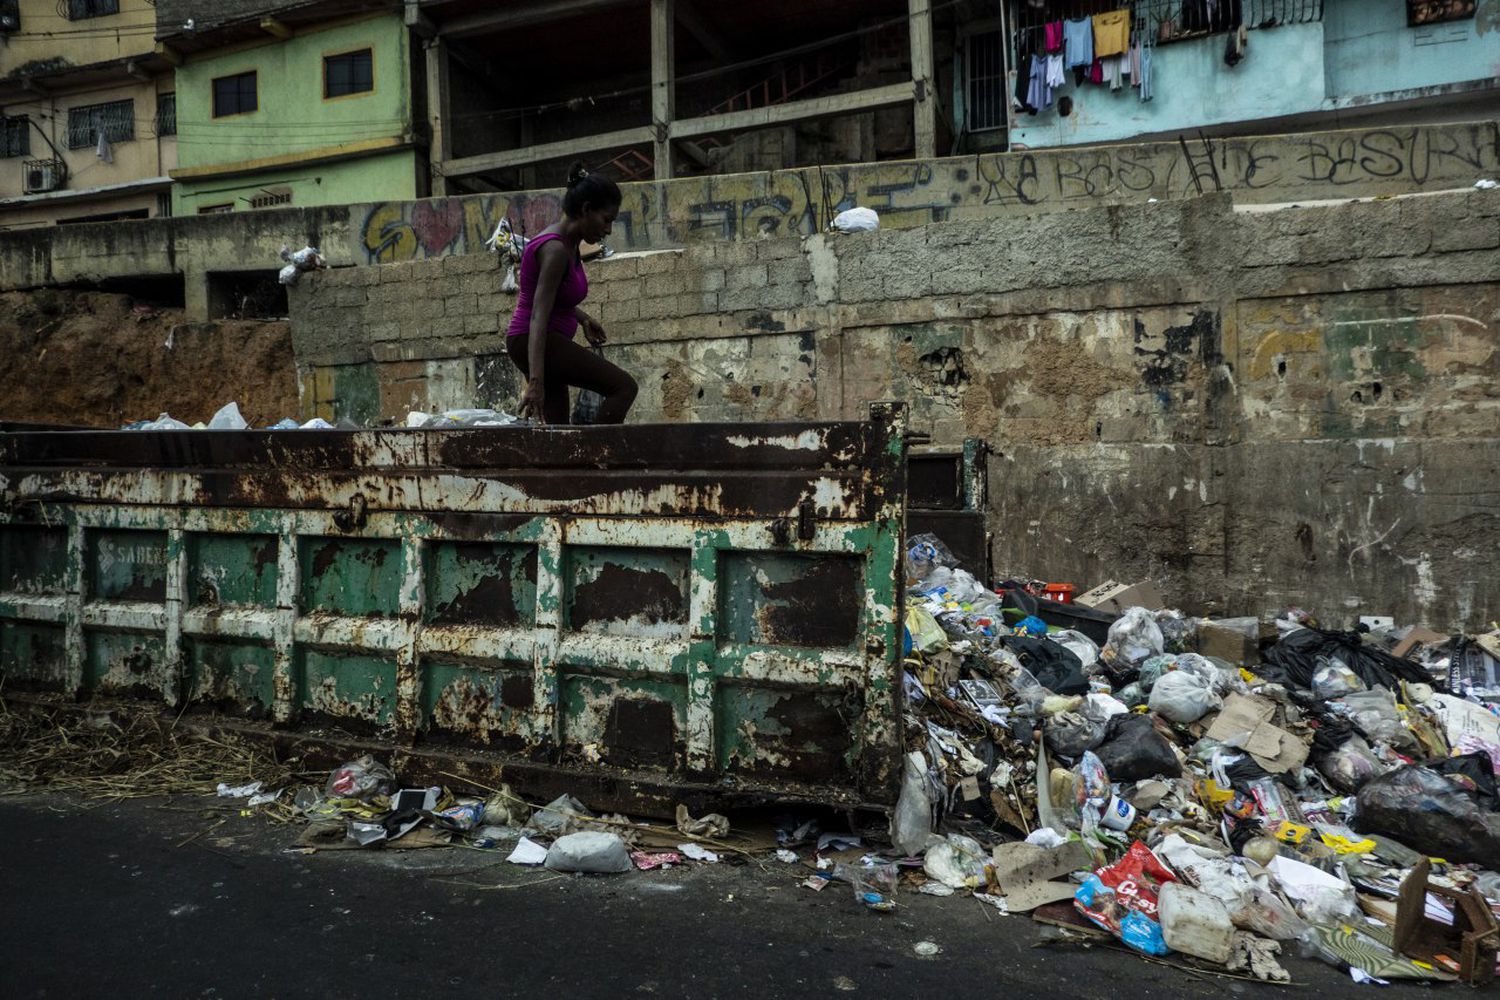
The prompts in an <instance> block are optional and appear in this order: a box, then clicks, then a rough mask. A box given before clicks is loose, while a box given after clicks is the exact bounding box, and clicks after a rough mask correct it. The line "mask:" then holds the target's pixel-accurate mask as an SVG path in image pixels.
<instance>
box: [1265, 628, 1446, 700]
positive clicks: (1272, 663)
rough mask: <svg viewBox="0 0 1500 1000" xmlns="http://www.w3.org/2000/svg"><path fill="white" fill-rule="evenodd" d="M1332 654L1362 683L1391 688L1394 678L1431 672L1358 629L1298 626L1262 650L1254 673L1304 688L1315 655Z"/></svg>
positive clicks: (1421, 677) (1415, 678)
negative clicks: (1367, 640) (1368, 641)
mask: <svg viewBox="0 0 1500 1000" xmlns="http://www.w3.org/2000/svg"><path fill="white" fill-rule="evenodd" d="M1319 656H1328V657H1333V658H1336V659H1339V660H1342V661H1343V662H1345V663H1347V664H1348V665H1349V668H1350V669H1351V670H1353V671H1354V672H1355V673H1356V674H1358V675H1359V679H1360V680H1362V681H1364V682H1365V686H1366V687H1385V688H1390V689H1391V690H1392V691H1395V690H1397V689H1398V688H1399V684H1398V681H1403V680H1405V681H1411V682H1413V683H1419V684H1430V683H1432V680H1433V678H1432V676H1431V675H1430V674H1428V673H1427V671H1425V670H1423V669H1422V668H1421V667H1420V666H1418V665H1417V664H1415V663H1413V662H1412V661H1410V660H1401V659H1397V658H1396V657H1394V656H1392V655H1391V654H1389V653H1386V652H1382V651H1381V650H1378V649H1374V648H1373V647H1370V646H1366V645H1365V644H1364V643H1362V642H1361V641H1360V638H1359V633H1358V632H1338V631H1334V630H1331V629H1321V628H1301V629H1298V630H1297V631H1295V632H1292V633H1290V634H1289V635H1285V636H1283V637H1282V638H1281V640H1280V641H1279V642H1277V643H1276V645H1274V646H1272V647H1271V648H1270V649H1268V650H1266V654H1265V662H1263V663H1262V664H1261V665H1260V666H1259V667H1258V668H1256V671H1255V672H1256V673H1257V674H1259V675H1260V676H1261V677H1264V678H1265V679H1266V680H1268V681H1273V682H1275V683H1277V684H1285V685H1290V686H1293V687H1299V688H1304V689H1309V690H1310V689H1311V688H1312V679H1313V673H1314V671H1316V670H1317V669H1318V657H1319Z"/></svg>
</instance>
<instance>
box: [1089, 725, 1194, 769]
mask: <svg viewBox="0 0 1500 1000" xmlns="http://www.w3.org/2000/svg"><path fill="white" fill-rule="evenodd" d="M1094 755H1095V756H1097V757H1098V758H1099V762H1100V763H1101V764H1103V765H1104V770H1105V772H1106V773H1107V774H1108V775H1109V780H1110V781H1144V780H1145V779H1147V778H1176V777H1180V776H1181V774H1182V762H1181V761H1179V760H1178V759H1177V754H1176V753H1174V752H1173V751H1172V744H1171V743H1169V742H1167V738H1166V737H1165V736H1163V735H1162V734H1161V733H1158V732H1157V731H1156V727H1155V726H1154V725H1152V724H1151V719H1150V717H1149V716H1145V715H1134V714H1130V715H1116V716H1114V717H1113V718H1111V719H1110V720H1109V726H1108V727H1107V728H1106V729H1105V730H1104V741H1103V742H1102V743H1100V744H1099V746H1098V747H1096V748H1095V749H1094Z"/></svg>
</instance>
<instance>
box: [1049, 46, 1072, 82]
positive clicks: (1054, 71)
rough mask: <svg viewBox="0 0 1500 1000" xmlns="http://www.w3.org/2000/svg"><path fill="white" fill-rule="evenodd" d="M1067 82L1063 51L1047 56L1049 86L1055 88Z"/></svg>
mask: <svg viewBox="0 0 1500 1000" xmlns="http://www.w3.org/2000/svg"><path fill="white" fill-rule="evenodd" d="M1067 82H1068V78H1067V77H1066V76H1065V75H1064V73H1063V57H1062V53H1061V52H1058V53H1056V54H1054V55H1049V56H1048V57H1047V86H1048V87H1051V88H1053V89H1054V90H1055V89H1056V88H1058V87H1061V86H1063V85H1064V84H1066V83H1067Z"/></svg>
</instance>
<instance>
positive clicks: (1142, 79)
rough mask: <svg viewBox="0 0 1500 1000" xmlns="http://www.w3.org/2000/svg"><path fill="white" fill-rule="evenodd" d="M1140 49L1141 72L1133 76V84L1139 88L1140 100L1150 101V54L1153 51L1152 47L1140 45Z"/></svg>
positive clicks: (1153, 47)
mask: <svg viewBox="0 0 1500 1000" xmlns="http://www.w3.org/2000/svg"><path fill="white" fill-rule="evenodd" d="M1140 49H1141V71H1140V72H1139V73H1137V74H1136V75H1135V83H1136V86H1137V87H1140V88H1141V100H1142V101H1149V100H1151V86H1152V84H1151V53H1152V52H1153V51H1154V50H1155V46H1153V45H1142V46H1141V47H1140Z"/></svg>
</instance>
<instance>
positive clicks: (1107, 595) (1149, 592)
mask: <svg viewBox="0 0 1500 1000" xmlns="http://www.w3.org/2000/svg"><path fill="white" fill-rule="evenodd" d="M1073 603H1074V604H1082V605H1083V606H1084V607H1086V608H1093V609H1094V610H1096V611H1107V612H1109V613H1110V614H1114V615H1123V614H1124V613H1125V609H1126V608H1145V609H1147V610H1148V611H1155V610H1157V609H1158V608H1160V607H1162V604H1163V602H1162V599H1161V594H1159V593H1157V590H1156V586H1155V585H1154V584H1152V583H1151V581H1150V580H1142V581H1141V582H1140V583H1131V584H1124V583H1118V582H1116V581H1114V580H1106V581H1104V582H1103V583H1101V584H1099V586H1097V587H1095V588H1094V589H1093V590H1090V591H1088V592H1087V593H1085V594H1082V595H1080V596H1078V597H1075V598H1074V599H1073Z"/></svg>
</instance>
